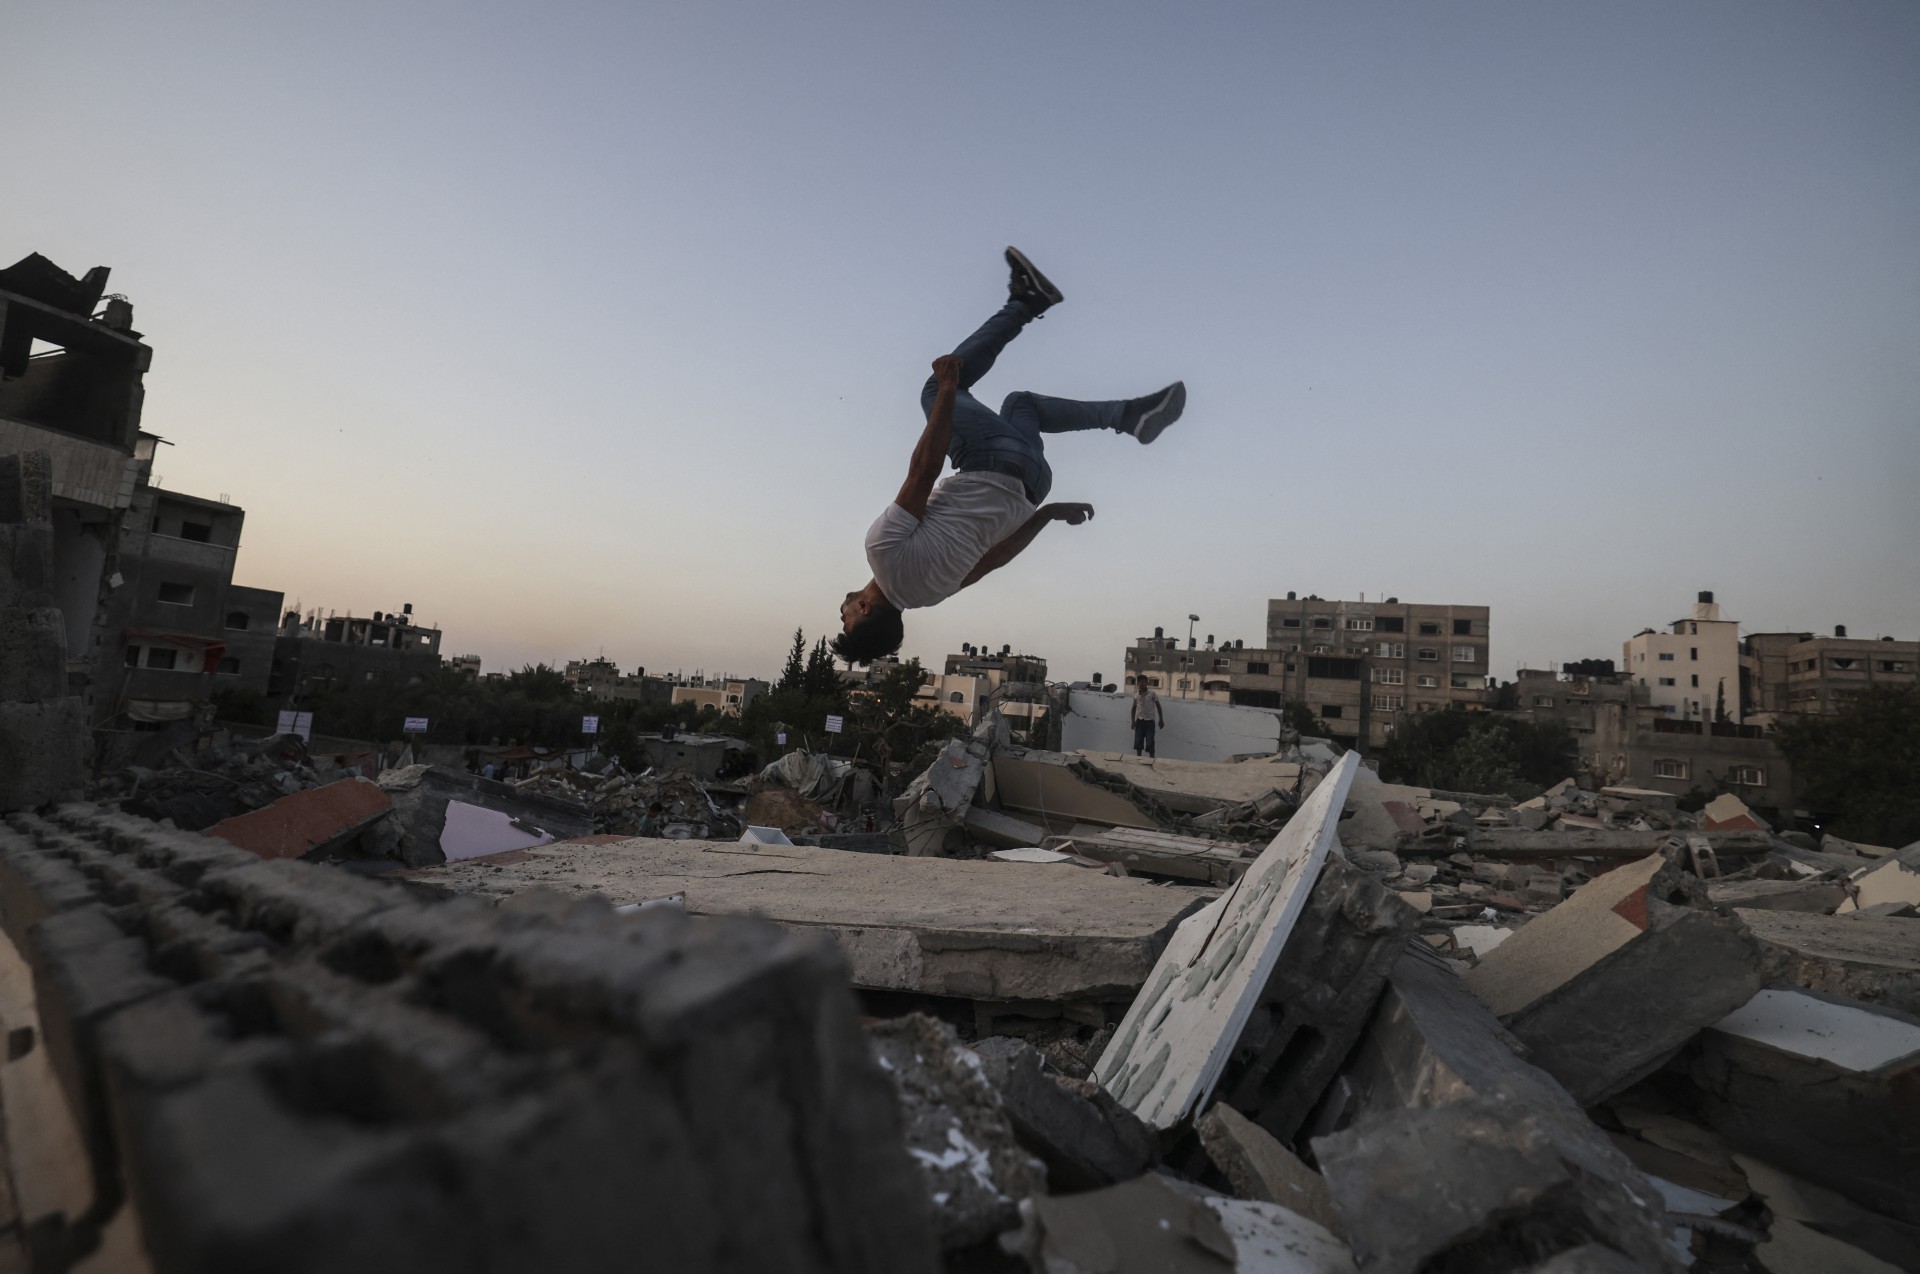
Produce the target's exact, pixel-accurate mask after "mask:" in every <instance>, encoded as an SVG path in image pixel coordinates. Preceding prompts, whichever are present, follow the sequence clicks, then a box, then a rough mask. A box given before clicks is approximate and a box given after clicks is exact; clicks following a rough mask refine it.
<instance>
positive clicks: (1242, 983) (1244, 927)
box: [1094, 752, 1360, 1128]
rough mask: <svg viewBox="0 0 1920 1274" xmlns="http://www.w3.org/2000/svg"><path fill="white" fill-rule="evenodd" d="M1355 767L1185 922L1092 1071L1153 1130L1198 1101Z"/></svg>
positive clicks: (1326, 846) (1282, 937) (1236, 1028)
mask: <svg viewBox="0 0 1920 1274" xmlns="http://www.w3.org/2000/svg"><path fill="white" fill-rule="evenodd" d="M1359 766H1360V758H1359V756H1358V755H1357V754H1355V753H1352V752H1349V753H1347V754H1346V755H1345V756H1343V757H1341V758H1340V763H1339V764H1338V765H1336V766H1335V767H1334V769H1333V772H1332V773H1331V774H1329V775H1328V776H1327V778H1326V780H1325V781H1323V782H1322V783H1321V784H1320V785H1319V786H1318V787H1317V788H1315V789H1314V792H1313V795H1312V796H1310V797H1308V798H1307V799H1306V801H1305V802H1304V803H1303V804H1302V805H1301V806H1300V809H1299V811H1298V812H1296V813H1295V814H1294V816H1293V817H1292V818H1291V819H1290V820H1288V822H1287V825H1286V826H1285V827H1284V828H1282V829H1281V831H1280V834H1279V835H1278V836H1276V837H1274V838H1273V842H1272V843H1271V844H1270V845H1268V846H1267V847H1266V849H1265V850H1263V851H1262V852H1261V854H1260V856H1259V857H1258V858H1256V859H1254V861H1253V865H1252V866H1250V867H1248V868H1247V872H1246V874H1245V875H1244V876H1242V877H1241V878H1240V879H1239V881H1238V882H1236V883H1235V884H1234V886H1233V887H1232V888H1231V889H1229V890H1228V891H1227V892H1226V893H1224V894H1222V895H1221V896H1220V897H1219V898H1217V899H1215V900H1214V901H1213V902H1212V903H1210V904H1209V905H1208V906H1207V907H1206V908H1205V909H1204V910H1202V911H1200V912H1198V913H1197V914H1195V915H1193V916H1191V917H1189V918H1188V919H1187V920H1185V921H1183V922H1182V923H1181V924H1180V926H1179V927H1178V928H1177V929H1175V930H1174V935H1173V939H1172V940H1171V941H1170V942H1169V943H1168V944H1167V949H1166V951H1165V952H1163V953H1162V954H1161V956H1160V959H1159V961H1158V963H1156V964H1155V965H1154V967H1153V972H1152V973H1151V974H1150V975H1148V978H1147V982H1146V985H1145V986H1144V987H1143V988H1142V989H1141V991H1140V994H1139V995H1138V996H1136V997H1135V998H1134V1001H1133V1004H1132V1006H1131V1007H1130V1008H1129V1009H1128V1010H1127V1016H1126V1018H1125V1019H1124V1020H1123V1021H1122V1022H1121V1023H1120V1029H1119V1031H1118V1033H1116V1034H1115V1036H1114V1039H1113V1043H1112V1044H1111V1045H1110V1046H1109V1047H1108V1048H1107V1050H1106V1052H1105V1053H1104V1054H1103V1055H1102V1056H1101V1059H1100V1064H1099V1066H1098V1067H1096V1068H1095V1071H1094V1078H1095V1079H1096V1080H1098V1081H1099V1083H1100V1084H1101V1086H1102V1087H1104V1088H1105V1089H1106V1090H1107V1091H1108V1092H1109V1093H1111V1094H1113V1096H1114V1098H1115V1100H1117V1101H1119V1102H1120V1104H1121V1105H1123V1106H1125V1107H1127V1108H1128V1109H1129V1110H1131V1111H1133V1113H1134V1114H1136V1115H1138V1116H1139V1117H1140V1118H1141V1119H1143V1120H1145V1121H1146V1122H1147V1123H1149V1124H1152V1125H1153V1126H1154V1127H1156V1128H1171V1127H1172V1126H1173V1125H1174V1124H1176V1123H1178V1122H1179V1121H1180V1120H1182V1119H1184V1118H1185V1117H1186V1116H1187V1115H1188V1114H1190V1113H1191V1112H1192V1111H1193V1110H1195V1109H1196V1108H1197V1107H1198V1106H1200V1105H1201V1104H1203V1103H1204V1102H1205V1101H1206V1099H1207V1098H1208V1097H1209V1096H1210V1095H1211V1094H1212V1092H1213V1086H1214V1085H1215V1084H1216V1083H1218V1082H1219V1079H1220V1073H1221V1071H1222V1070H1224V1069H1225V1068H1226V1064H1227V1058H1228V1057H1229V1056H1230V1055H1231V1054H1232V1052H1233V1048H1234V1045H1235V1044H1237V1043H1238V1042H1239V1040H1240V1032H1241V1031H1243V1030H1244V1029H1246V1025H1247V1019H1248V1017H1250V1016H1251V1015H1252V1013H1253V1006H1254V1003H1255V1001H1256V1000H1257V999H1258V998H1259V995H1260V992H1261V990H1262V989H1263V988H1264V987H1265V986H1266V984H1267V979H1268V978H1269V977H1271V976H1272V974H1273V967H1274V965H1275V964H1276V963H1277V962H1278V961H1279V959H1280V951H1281V949H1282V948H1283V947H1285V946H1286V943H1287V937H1288V935H1290V934H1291V933H1292V932H1293V926H1294V925H1295V923H1297V922H1298V921H1299V919H1300V913H1301V912H1302V911H1303V910H1305V908H1306V905H1307V897H1308V895H1309V894H1310V893H1312V891H1313V886H1314V882H1316V881H1317V880H1319V878H1320V869H1321V867H1322V866H1324V865H1325V863H1326V860H1327V852H1328V851H1329V850H1330V849H1331V848H1332V846H1333V841H1334V829H1335V827H1336V826H1337V825H1338V823H1339V820H1340V811H1341V809H1342V807H1343V806H1344V805H1345V804H1346V799H1347V789H1348V788H1349V787H1350V786H1352V784H1353V775H1354V771H1355V770H1357V769H1358V768H1359Z"/></svg>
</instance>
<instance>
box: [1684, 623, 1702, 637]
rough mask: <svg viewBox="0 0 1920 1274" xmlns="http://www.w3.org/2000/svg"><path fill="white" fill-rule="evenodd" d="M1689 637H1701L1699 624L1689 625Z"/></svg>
mask: <svg viewBox="0 0 1920 1274" xmlns="http://www.w3.org/2000/svg"><path fill="white" fill-rule="evenodd" d="M1687 635H1688V636H1689V637H1697V636H1699V635H1700V625H1698V624H1694V623H1689V624H1688V625H1687Z"/></svg>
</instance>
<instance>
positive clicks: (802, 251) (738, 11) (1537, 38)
mask: <svg viewBox="0 0 1920 1274" xmlns="http://www.w3.org/2000/svg"><path fill="white" fill-rule="evenodd" d="M0 41H4V44H5V45H6V48H7V53H6V58H5V66H6V72H5V79H6V82H7V84H8V86H9V90H10V91H9V92H8V94H7V99H8V107H7V109H8V116H9V119H8V122H9V125H10V127H9V129H8V145H7V160H6V162H5V165H4V167H3V168H0V258H4V259H5V260H6V261H12V260H14V259H16V258H17V257H19V256H22V255H25V254H26V253H27V252H29V251H35V250H37V251H40V252H43V253H46V254H47V255H48V256H50V257H52V258H53V259H54V260H55V261H57V262H59V263H60V264H61V265H63V266H65V267H67V268H68V269H70V270H73V271H75V272H76V273H78V272H80V271H84V270H85V269H86V268H87V267H89V266H92V265H95V264H107V265H111V266H112V267H113V278H112V280H111V283H110V285H109V287H110V289H111V290H115V291H121V292H124V293H126V294H127V295H128V296H129V297H131V299H132V300H133V302H134V305H135V319H136V326H137V327H139V328H140V330H141V331H143V332H144V333H145V334H146V338H147V339H148V341H149V342H150V343H151V344H152V345H153V347H154V351H155V353H154V360H153V370H152V372H151V373H150V374H149V375H148V377H147V400H146V416H145V423H146V427H147V428H149V429H150V430H152V431H154V432H156V433H159V434H161V435H163V436H164V437H166V438H167V439H168V440H169V441H170V442H172V443H173V444H175V445H174V447H173V448H171V449H163V450H162V452H161V455H160V460H159V463H158V465H157V472H159V473H160V474H161V475H162V477H163V479H164V482H165V484H166V485H167V486H168V487H171V488H175V489H181V490H186V491H190V492H194V493H197V494H205V495H219V494H221V493H226V494H228V495H229V496H230V497H231V498H232V499H233V500H234V501H235V502H236V503H238V504H241V505H243V506H244V507H245V508H246V510H247V523H246V538H245V542H244V546H243V548H242V551H241V554H240V568H239V571H238V574H237V577H236V579H237V582H239V583H242V584H248V585H253V586H258V587H267V588H276V589H282V590H284V591H285V592H286V594H287V597H288V601H289V604H292V603H294V602H296V601H297V602H299V603H301V604H303V605H305V606H308V607H312V606H319V607H322V608H332V609H335V610H339V611H347V610H352V611H353V612H355V613H357V614H366V613H369V612H371V611H373V610H376V609H378V610H388V609H397V608H398V607H399V605H400V604H401V603H402V602H409V601H410V602H412V603H413V604H414V609H415V612H416V614H417V615H418V616H419V618H421V619H422V620H424V621H426V622H430V623H437V624H439V625H440V626H441V627H443V628H444V629H445V630H446V639H445V649H446V650H447V651H448V653H456V652H464V651H474V652H477V653H479V654H481V655H482V656H484V658H485V660H486V666H487V667H488V668H489V669H493V668H499V667H503V666H514V667H517V666H519V665H520V664H521V663H524V662H527V661H539V660H545V661H548V662H551V663H556V664H558V663H562V662H564V661H565V660H566V659H568V658H578V657H582V656H588V655H592V654H595V653H599V652H604V653H605V654H606V655H608V656H609V657H611V658H613V659H615V660H617V661H618V662H619V663H620V664H621V665H623V666H624V667H626V668H627V669H628V670H629V671H630V670H631V668H632V666H633V665H636V664H644V665H645V666H646V667H648V668H649V669H650V670H672V669H676V668H678V669H683V670H685V671H687V672H692V671H693V670H694V669H696V668H704V669H707V670H709V671H719V670H722V669H726V670H731V671H734V672H744V673H751V674H761V675H765V674H770V673H773V672H776V671H777V669H778V667H779V664H780V660H781V658H782V656H783V654H784V650H785V647H786V644H787V641H788V639H789V637H790V635H791V633H792V631H793V629H794V628H795V627H796V626H799V627H804V628H805V629H806V630H807V632H808V634H809V636H810V637H811V636H813V635H816V634H817V633H819V632H822V631H825V630H827V629H828V628H829V626H831V625H833V624H835V623H836V622H837V617H836V615H835V607H836V605H837V604H838V601H839V599H840V597H841V595H842V594H843V593H844V592H846V591H847V590H848V589H850V588H855V587H858V586H859V585H861V584H863V583H864V582H865V581H866V579H867V575H868V572H867V570H866V566H865V561H864V558H863V556H862V552H861V541H862V536H863V534H864V532H865V530H866V527H867V525H868V524H869V523H870V522H871V521H872V519H873V518H874V516H875V515H876V514H877V513H878V512H879V510H880V509H881V508H882V507H883V506H884V505H885V504H886V502H887V501H888V500H889V499H890V498H891V497H892V494H893V492H894V490H895V489H896V488H897V487H898V485H899V482H900V479H901V478H902V476H903V475H904V473H905V469H906V461H907V456H908V453H909V451H910V450H911V447H912V444H913V441H914V439H915V437H916V436H917V433H918V430H919V427H920V418H919V413H918V397H917V396H918V391H919V386H920V383H921V381H922V380H923V379H924V378H925V376H926V374H927V364H928V362H929V361H930V360H931V359H932V358H933V357H934V356H935V355H936V354H939V353H941V352H943V351H945V350H947V349H949V348H950V347H951V346H952V345H953V344H954V343H955V342H957V341H958V340H959V339H960V338H961V337H962V336H964V335H965V334H966V333H967V332H968V331H969V330H971V328H972V327H973V326H974V325H975V324H976V323H978V322H979V321H980V320H981V319H983V318H985V317H986V315H987V314H988V313H990V312H991V311H992V310H993V309H994V308H995V307H996V306H998V305H999V304H1000V302H1001V301H1002V299H1003V298H1004V295H1005V293H1004V277H1005V276H1004V269H1003V267H1002V265H1001V263H1000V260H999V252H1000V249H1001V248H1002V246H1004V245H1005V244H1008V243H1014V244H1018V245H1019V246H1021V247H1022V248H1024V249H1025V250H1026V251H1027V252H1028V253H1029V254H1030V255H1031V256H1032V257H1033V258H1034V260H1035V261H1036V262H1038V263H1039V264H1040V266H1041V267H1042V268H1043V269H1045V270H1046V271H1047V272H1048V273H1049V274H1050V275H1051V276H1052V277H1053V278H1054V280H1055V281H1056V282H1057V283H1059V284H1060V286H1061V287H1062V288H1063V289H1064V291H1065V292H1066V294H1067V302H1066V304H1064V305H1062V306H1060V307H1059V308H1058V309H1056V310H1055V311H1054V312H1053V313H1051V314H1049V315H1048V316H1047V318H1046V319H1045V321H1043V322H1041V323H1038V324H1036V325H1034V326H1032V327H1029V328H1028V329H1027V331H1026V333H1025V334H1023V335H1022V336H1021V338H1020V340H1019V341H1018V342H1017V343H1016V344H1015V345H1014V346H1013V347H1012V348H1011V349H1010V350H1009V351H1008V353H1007V354H1006V355H1005V356H1004V357H1003V358H1002V360H1001V363H1000V365H999V367H997V368H996V369H995V371H994V372H993V374H992V375H991V376H990V377H989V378H988V379H987V380H986V381H985V382H983V384H982V386H981V390H980V392H981V396H982V397H983V398H986V399H987V400H988V401H990V402H997V401H998V400H999V398H1000V396H1002V395H1004V394H1005V393H1007V392H1008V391H1011V390H1015V389H1034V390H1039V391H1042V392H1048V393H1055V394H1064V395H1069V396H1080V397H1094V398H1100V397H1116V396H1126V395H1130V394H1137V393H1143V392H1146V391H1148V390H1150V389H1153V388H1156V387H1158V386H1160V385H1163V384H1165V383H1166V382H1167V381H1169V380H1171V379H1173V378H1175V377H1184V378H1185V379H1186V381H1187V384H1188V386H1189V391H1190V399H1189V404H1188V408H1187V415H1186V418H1185V419H1184V420H1183V421H1182V422H1181V423H1180V424H1179V425H1177V426H1176V427H1175V428H1174V429H1172V430H1171V431H1170V432H1169V433H1168V434H1167V435H1166V436H1165V437H1164V438H1162V439H1161V440H1160V441H1159V442H1157V443H1156V444H1154V446H1153V447H1152V448H1150V449H1143V448H1141V447H1140V446H1138V445H1137V444H1136V443H1134V442H1133V441H1132V440H1131V439H1124V438H1116V437H1114V436H1111V435H1095V436H1075V437H1067V438H1061V439H1057V440H1055V441H1053V443H1052V444H1051V445H1050V446H1049V450H1048V454H1049V457H1050V458H1051V460H1052V462H1053V466H1054V469H1055V472H1056V475H1057V480H1056V484H1055V498H1057V499H1063V500H1074V499H1084V500H1089V501H1091V502H1092V503H1093V504H1095V505H1096V506H1097V508H1098V516H1097V517H1096V518H1095V520H1094V521H1093V522H1092V523H1091V524H1090V525H1088V526H1085V527H1080V528H1071V527H1064V526H1056V527H1052V528H1050V529H1048V530H1047V531H1046V533H1045V534H1043V535H1042V536H1041V538H1040V539H1039V540H1038V541H1037V542H1036V543H1035V545H1034V546H1033V547H1032V548H1031V549H1029V550H1028V551H1027V553H1026V554H1025V555H1024V556H1023V557H1022V558H1021V559H1020V560H1019V561H1018V562H1016V563H1015V564H1014V565H1012V566H1010V567H1008V568H1006V569H1004V570H1002V571H1001V572H999V573H998V574H996V575H995V576H993V577H992V578H991V579H990V580H989V581H987V582H986V583H984V584H982V585H980V586H978V587H977V588H975V589H973V590H971V591H969V592H967V593H963V594H961V595H959V596H958V597H956V598H954V599H952V600H950V601H949V602H947V603H946V604H945V605H943V606H941V607H939V608H937V609H934V610H930V611H916V612H911V613H909V615H908V626H907V644H906V647H905V649H904V651H903V654H907V655H914V654H917V655H919V656H921V657H922V658H923V659H925V660H928V661H933V660H937V659H938V658H939V657H940V656H941V655H942V654H944V653H945V652H946V651H948V650H953V649H957V648H958V645H959V643H961V642H962V641H974V642H980V643H983V644H987V645H991V646H994V647H998V646H1000V645H1001V644H1011V645H1013V646H1014V647H1015V648H1016V649H1019V650H1023V651H1026V652H1030V653H1034V654H1039V655H1043V656H1046V657H1047V658H1048V659H1049V660H1050V661H1051V671H1052V674H1053V675H1054V676H1055V677H1057V678H1060V679H1079V678H1084V677H1087V676H1088V675H1090V673H1092V672H1093V671H1095V670H1098V671H1101V672H1103V673H1105V674H1106V676H1107V677H1108V678H1109V679H1114V680H1117V679H1118V675H1119V669H1120V651H1121V649H1122V647H1124V646H1125V645H1128V644H1130V643H1131V641H1132V639H1133V638H1134V637H1136V636H1138V635H1140V634H1142V633H1146V632H1150V631H1151V630H1152V628H1153V626H1154V625H1155V624H1164V625H1166V626H1167V627H1168V629H1169V631H1175V630H1178V631H1179V632H1180V633H1181V634H1182V635H1184V633H1185V629H1186V619H1185V617H1186V615H1187V614H1188V613H1189V612H1190V611H1191V612H1197V613H1199V614H1200V615H1201V616H1202V619H1201V622H1200V625H1199V631H1200V632H1201V633H1202V634H1205V633H1208V632H1211V633H1215V634H1217V635H1218V636H1220V637H1222V638H1225V639H1233V638H1241V639H1244V640H1246V641H1247V643H1248V644H1249V645H1253V644H1256V643H1257V642H1258V641H1259V640H1260V639H1261V637H1262V634H1263V631H1264V629H1263V626H1264V616H1265V605H1266V599H1267V598H1269V597H1277V596H1284V595H1285V593H1286V592H1287V590H1289V589H1294V590H1298V591H1299V592H1301V593H1302V594H1305V593H1309V592H1313V593H1319V594H1321V595H1322V596H1327V597H1349V598H1351V597H1356V596H1358V595H1359V594H1361V593H1365V594H1366V596H1367V597H1368V598H1378V597H1381V596H1384V595H1386V594H1395V595H1397V596H1399V597H1400V598H1402V599H1403V600H1406V601H1420V602H1457V603H1476V604H1485V605H1489V606H1491V607H1492V608H1493V620H1492V622H1493V642H1492V644H1493V652H1492V653H1493V668H1494V670H1495V671H1496V672H1498V673H1499V674H1501V675H1502V676H1508V675H1511V670H1512V669H1513V668H1514V667H1515V666H1516V665H1528V666H1533V667H1543V666H1545V665H1547V664H1548V663H1549V662H1551V661H1561V660H1566V659H1573V658H1581V657H1587V656H1601V657H1608V656H1611V657H1615V658H1617V657H1618V654H1619V648H1620V642H1621V641H1622V640H1623V639H1624V638H1626V637H1627V636H1629V635H1630V634H1631V633H1633V632H1635V631H1636V630H1638V629H1640V628H1642V627H1645V626H1647V625H1659V624H1663V623H1665V622H1666V621H1669V620H1671V619H1674V618H1676V617H1678V616H1679V615H1681V614H1683V613H1684V612H1685V609H1686V607H1687V605H1688V604H1689V603H1690V602H1691V601H1692V599H1693V595H1694V592H1695V591H1696V590H1698V589H1702V588H1711V589H1714V590H1715V591H1716V592H1717V594H1718V596H1719V598H1720V600H1721V602H1722V603H1723V605H1724V606H1725V608H1726V613H1727V614H1728V616H1729V617H1732V618H1736V619H1739V620H1741V621H1743V622H1744V623H1745V624H1746V626H1747V627H1748V629H1749V630H1761V631H1765V630H1790V629H1811V630H1818V631H1829V630H1830V629H1831V627H1832V625H1833V624H1835V623H1844V624H1847V625H1849V627H1850V631H1851V632H1852V633H1853V634H1854V635H1856V636H1859V635H1869V636H1877V635H1880V634H1882V633H1891V634H1894V635H1896V636H1898V637H1901V638H1904V639H1913V638H1916V637H1920V565H1917V564H1916V545H1917V544H1920V75H1917V74H1916V73H1915V67H1916V66H1920V5H1915V4H1913V3H1911V0H1888V2H1886V3H1833V4H1817V3H1812V2H1810V0H1808V2H1804V3H1795V4H1779V3H1765V2H1759V0H1739V2H1737V3H1733V2H1729V3H1677V4H1676V3H1672V2H1671V0H1659V2H1657V3H1644V4H1629V3H1617V4H1609V3H1593V4H1537V3H1506V4H1492V3H1487V4H1477V3H1433V4H1397V5H1376V4H1320V3H1314V4H1207V3H1187V4H1159V5H1149V4H1134V3H1109V4H1103V5H1094V4H1091V3H1071V4H1067V3H1040V4H1035V3H1021V4H1011V3H1007V4H1001V3H981V2H978V0H976V2H975V3H971V4H967V5H931V4H920V3H889V4H884V5H883V4H869V5H851V4H838V3H820V4H811V5H792V4H779V5H774V4H767V5H755V6H738V5H725V4H717V5H657V4H633V3H605V4H586V3H551V4H541V5H532V4H521V5H512V6H509V5H499V4H485V3H482V4H459V5H455V4H436V3H410V4H405V5H391V4H364V3H351V2H349V3H334V4H325V5H311V4H309V5H294V4H267V5H255V4H238V3H232V4H208V5H197V4H190V3H177V2H176V3H167V4H160V5H152V4H145V5H135V4H120V3H73V2H72V0H59V2H56V3H39V2H37V0H14V3H12V4H10V5H8V6H7V16H6V18H5V20H4V31H3V33H0Z"/></svg>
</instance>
